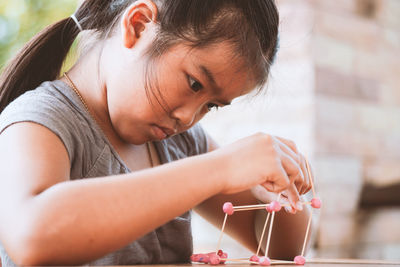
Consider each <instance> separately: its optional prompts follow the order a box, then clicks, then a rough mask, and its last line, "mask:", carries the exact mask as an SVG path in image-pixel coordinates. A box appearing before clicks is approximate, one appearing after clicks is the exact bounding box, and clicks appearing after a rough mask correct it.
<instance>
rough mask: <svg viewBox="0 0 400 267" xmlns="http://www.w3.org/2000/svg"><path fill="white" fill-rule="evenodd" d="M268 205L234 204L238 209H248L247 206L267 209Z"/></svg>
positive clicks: (235, 208) (234, 208)
mask: <svg viewBox="0 0 400 267" xmlns="http://www.w3.org/2000/svg"><path fill="white" fill-rule="evenodd" d="M267 206H268V204H257V205H245V206H234V207H233V210H235V211H236V210H238V209H247V208H260V209H265V208H266V207H267Z"/></svg>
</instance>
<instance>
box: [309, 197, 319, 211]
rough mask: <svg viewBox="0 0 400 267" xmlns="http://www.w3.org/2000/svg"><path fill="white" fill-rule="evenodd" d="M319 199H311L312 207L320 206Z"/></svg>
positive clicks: (317, 207)
mask: <svg viewBox="0 0 400 267" xmlns="http://www.w3.org/2000/svg"><path fill="white" fill-rule="evenodd" d="M321 205H322V203H321V200H320V199H319V198H317V197H315V198H313V199H311V207H313V208H314V209H319V208H321Z"/></svg>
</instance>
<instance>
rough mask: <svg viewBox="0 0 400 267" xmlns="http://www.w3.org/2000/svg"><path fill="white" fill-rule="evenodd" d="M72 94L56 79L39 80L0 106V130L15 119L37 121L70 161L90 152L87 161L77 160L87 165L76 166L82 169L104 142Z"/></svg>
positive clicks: (86, 156) (99, 150)
mask: <svg viewBox="0 0 400 267" xmlns="http://www.w3.org/2000/svg"><path fill="white" fill-rule="evenodd" d="M74 94H75V92H74V91H73V90H72V89H71V88H70V87H69V86H68V85H66V84H65V83H64V82H62V81H60V80H55V81H46V82H43V83H42V84H41V85H40V86H38V87H37V88H36V89H34V90H30V91H27V92H25V93H24V94H23V95H21V96H19V97H18V98H17V99H15V100H14V101H13V102H11V103H10V104H9V105H8V106H7V107H6V108H5V109H4V110H3V112H2V113H1V114H0V134H1V133H2V132H3V131H4V130H5V129H7V128H8V127H10V126H11V125H13V124H16V123H20V122H34V123H36V124H40V125H42V126H44V127H46V128H48V129H49V130H50V131H52V132H53V133H54V134H56V135H57V136H58V137H59V138H60V140H61V141H62V142H63V144H64V146H65V148H66V150H67V152H68V156H69V158H70V161H71V164H73V163H74V162H76V161H78V160H79V159H80V158H81V157H82V156H83V155H81V154H82V153H91V154H93V155H85V158H87V159H88V160H87V162H82V163H79V164H83V165H87V167H85V166H81V167H80V168H78V169H81V170H83V171H84V170H85V169H86V168H89V166H90V165H91V163H90V161H91V159H95V158H96V155H97V154H99V153H100V152H101V151H102V150H103V148H104V145H105V142H104V140H103V138H102V136H101V134H99V130H98V129H97V127H96V126H95V125H93V121H92V120H91V118H90V115H88V113H87V111H86V110H85V107H84V106H83V104H82V103H81V102H80V99H79V98H78V96H77V95H74ZM88 148H90V149H88ZM77 175H81V174H77Z"/></svg>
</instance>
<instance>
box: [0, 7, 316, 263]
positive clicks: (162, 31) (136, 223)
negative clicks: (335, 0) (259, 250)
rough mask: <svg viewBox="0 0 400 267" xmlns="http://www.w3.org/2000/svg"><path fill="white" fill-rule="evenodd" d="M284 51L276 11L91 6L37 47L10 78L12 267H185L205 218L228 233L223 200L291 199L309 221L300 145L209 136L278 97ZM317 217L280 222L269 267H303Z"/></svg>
mask: <svg viewBox="0 0 400 267" xmlns="http://www.w3.org/2000/svg"><path fill="white" fill-rule="evenodd" d="M80 31H83V33H82V36H81V37H82V38H81V40H80V42H81V45H82V47H83V48H82V51H81V54H80V57H79V60H78V61H77V63H76V64H75V65H74V66H73V67H72V68H71V69H70V70H68V72H67V73H65V74H64V75H62V76H61V77H59V73H60V69H61V66H62V63H63V60H64V58H65V56H66V54H67V52H68V50H69V48H70V46H71V44H72V42H73V41H74V39H75V38H76V36H77V35H78V34H79V32H80ZM277 40H278V13H277V10H276V7H275V5H274V2H273V0H252V1H247V0H218V1H216V0H156V1H151V0H139V1H134V0H86V1H84V2H83V3H82V5H81V6H80V8H79V9H78V10H77V11H76V13H75V14H74V15H73V16H71V17H70V18H67V19H64V20H62V21H59V22H57V23H55V24H54V25H51V26H49V27H47V28H46V29H44V30H43V31H42V32H41V33H39V34H38V35H37V36H35V37H34V38H33V39H32V40H31V41H30V42H29V43H28V44H26V46H25V47H24V48H23V49H22V50H21V51H20V52H19V54H18V55H17V56H16V57H15V58H14V59H13V60H12V61H11V62H10V63H9V65H8V66H7V67H6V68H5V70H4V71H3V73H2V76H1V79H0V88H1V91H0V112H1V116H0V177H1V179H0V199H1V201H0V221H1V224H0V241H1V245H0V251H1V252H0V253H1V258H2V262H3V266H13V265H15V264H22V265H44V264H51V265H54V264H87V263H89V264H93V265H116V264H148V263H178V262H187V261H188V259H189V256H190V254H191V253H192V239H191V232H190V213H189V212H188V211H189V210H190V209H192V208H195V209H196V210H197V211H198V212H199V213H200V214H201V215H202V216H204V217H205V218H207V219H208V220H210V221H211V222H213V223H215V224H217V225H219V224H220V222H221V216H223V214H222V212H221V206H222V203H224V202H225V201H233V202H234V203H246V204H250V203H256V202H257V201H259V200H261V201H271V200H272V199H275V196H274V195H271V193H267V191H269V192H275V193H278V192H282V191H284V194H285V195H286V196H287V197H288V200H289V202H290V203H291V206H292V208H291V211H292V212H293V213H294V212H296V211H297V210H301V205H298V203H297V202H298V201H299V195H301V194H304V193H306V192H307V191H308V190H309V189H310V177H308V175H307V172H306V171H305V170H306V167H305V160H304V158H303V156H302V155H301V154H300V153H299V152H298V151H297V149H296V146H295V145H294V144H293V142H291V141H288V140H285V139H282V138H278V137H274V136H270V135H268V134H264V133H258V134H255V135H253V136H249V137H247V138H244V139H242V140H240V141H238V142H236V143H233V144H231V145H229V146H226V147H223V148H219V149H218V146H217V144H216V143H215V142H214V141H213V140H212V139H211V138H210V137H209V136H208V135H207V134H206V133H205V132H204V131H203V130H202V128H201V127H200V126H199V125H198V124H197V122H198V121H199V120H200V119H201V118H202V117H203V116H204V115H205V114H206V113H207V112H208V111H209V110H211V109H212V108H218V107H222V106H224V105H229V103H230V102H231V101H232V100H233V99H234V98H236V97H238V96H241V95H244V94H247V93H249V92H251V91H253V90H255V89H256V88H261V87H262V86H263V85H264V83H265V82H266V78H267V75H268V71H269V67H270V65H271V63H272V61H273V59H274V56H275V54H276V50H277ZM35 88H36V89H35ZM32 89H34V90H32ZM151 167H153V168H151ZM89 178H90V179H89ZM306 218H307V214H306V212H299V213H297V214H296V215H295V216H288V214H283V213H281V214H279V216H278V218H277V220H278V221H277V222H276V225H277V227H276V231H275V235H274V236H273V240H272V242H273V244H275V246H274V247H273V248H272V250H271V254H270V255H271V256H273V257H280V258H282V257H283V258H285V257H292V256H294V255H297V254H299V249H300V247H301V243H302V238H303V234H304V233H303V232H302V231H299V233H298V231H296V229H297V228H298V227H301V229H305V226H304V224H305V221H306ZM254 224H255V215H254V213H252V212H248V213H243V214H241V215H240V216H239V215H238V216H235V217H232V219H231V220H230V224H229V227H230V228H228V229H227V230H228V232H229V233H230V234H231V235H232V236H233V237H235V238H236V239H237V240H238V241H239V242H241V243H242V244H243V245H244V246H246V247H248V248H249V249H251V250H255V248H256V246H257V240H256V237H255V234H254V233H255V227H254ZM274 240H284V242H274Z"/></svg>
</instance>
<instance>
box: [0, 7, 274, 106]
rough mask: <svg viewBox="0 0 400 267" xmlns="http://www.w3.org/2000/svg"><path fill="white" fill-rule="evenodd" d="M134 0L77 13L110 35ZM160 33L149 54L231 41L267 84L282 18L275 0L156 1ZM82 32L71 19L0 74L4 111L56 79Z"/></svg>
mask: <svg viewBox="0 0 400 267" xmlns="http://www.w3.org/2000/svg"><path fill="white" fill-rule="evenodd" d="M134 1H135V0H108V1H107V0H85V1H84V2H83V3H82V5H81V6H80V7H79V9H78V10H77V11H76V12H75V16H76V18H77V19H78V21H79V23H80V24H81V26H82V28H83V29H84V30H92V32H94V33H97V34H98V38H100V39H105V38H107V37H108V36H109V35H110V33H111V32H112V30H113V29H114V26H115V24H116V22H117V21H118V20H119V18H120V17H121V16H122V14H123V12H124V10H125V9H126V8H127V7H128V6H129V5H130V4H131V3H132V2H134ZM153 2H154V3H155V4H156V5H157V7H158V18H157V21H158V23H159V29H158V35H157V37H156V40H155V41H154V42H153V45H152V47H151V48H150V50H149V55H150V57H153V58H154V57H157V56H160V55H162V53H164V52H165V51H166V50H167V49H168V48H170V47H171V46H172V45H174V44H176V43H178V42H179V41H186V42H188V43H189V44H190V45H192V46H193V47H204V46H207V45H209V44H212V43H216V42H219V41H230V42H231V43H232V44H233V47H234V48H235V49H236V51H235V52H237V54H238V56H241V57H243V58H244V59H246V62H247V63H248V67H250V69H251V70H253V73H254V75H255V77H256V79H257V81H258V85H260V86H262V85H263V84H264V83H265V82H266V77H267V76H268V73H269V67H270V65H271V64H272V62H273V60H274V57H275V54H276V52H277V46H278V24H279V16H278V11H277V9H276V6H275V3H274V0H155V1H153ZM78 34H79V29H78V27H77V26H76V24H75V22H74V21H73V20H72V19H71V18H66V19H63V20H61V21H59V22H57V23H55V24H52V25H50V26H48V27H46V28H45V29H43V30H42V31H41V32H40V33H38V34H37V35H36V36H34V37H33V38H32V39H31V40H30V41H29V42H28V43H27V44H26V45H25V46H24V47H23V48H22V49H21V51H19V53H18V54H17V55H16V56H15V57H14V58H13V59H12V60H11V61H10V62H9V63H8V65H7V66H6V67H5V69H4V71H3V72H2V74H1V76H0V113H1V112H2V111H3V109H4V108H5V107H6V106H7V105H8V104H9V103H10V102H11V101H13V100H14V99H15V98H17V97H18V96H20V95H21V94H23V93H24V92H26V91H28V90H32V89H35V88H36V87H37V86H39V85H40V84H41V83H42V82H44V81H51V80H54V79H57V78H58V77H59V75H60V71H61V67H62V64H63V61H64V59H65V57H66V55H67V53H68V51H69V49H70V47H71V45H72V43H73V42H74V40H75V38H76V37H77V35H78Z"/></svg>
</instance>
